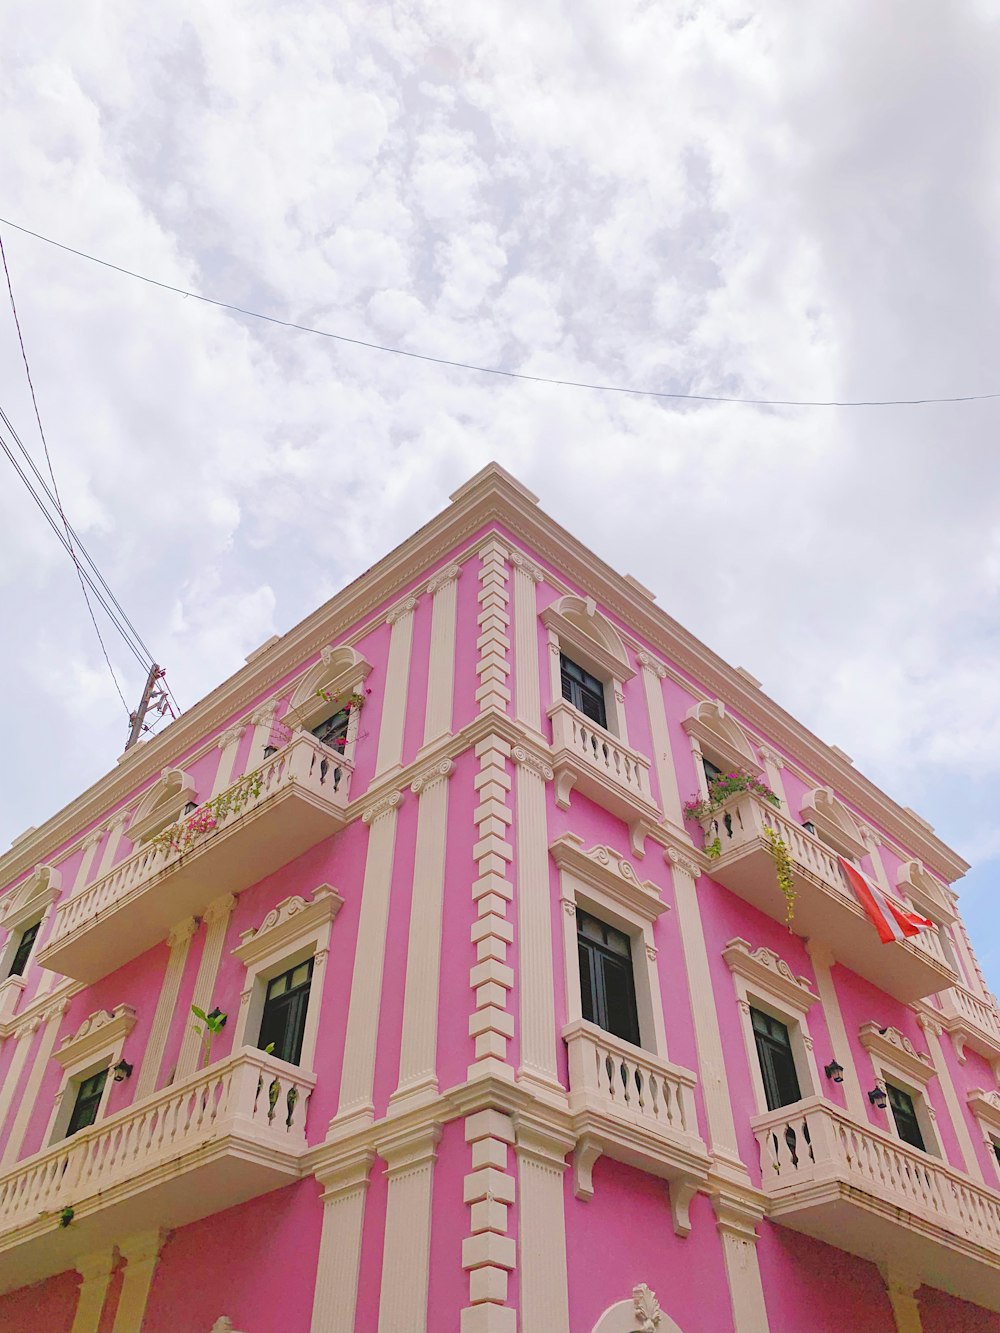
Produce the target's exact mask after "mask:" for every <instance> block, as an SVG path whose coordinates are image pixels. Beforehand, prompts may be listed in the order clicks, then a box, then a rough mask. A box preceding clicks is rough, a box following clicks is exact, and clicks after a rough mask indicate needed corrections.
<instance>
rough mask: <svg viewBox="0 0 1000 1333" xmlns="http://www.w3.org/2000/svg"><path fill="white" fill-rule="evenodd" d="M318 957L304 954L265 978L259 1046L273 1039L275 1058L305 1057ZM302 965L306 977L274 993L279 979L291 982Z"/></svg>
mask: <svg viewBox="0 0 1000 1333" xmlns="http://www.w3.org/2000/svg"><path fill="white" fill-rule="evenodd" d="M315 961H316V960H315V956H314V955H312V954H310V956H309V957H308V958H301V959H300V960H299V961H298V962H297V963H293V964H292V965H291V966H290V967H286V968H285V969H284V970H283V971H282V972H278V973H276V974H275V975H274V976H273V977H269V978H268V979H267V980H266V981H265V982H264V1003H263V1006H262V1007H261V1011H260V1025H259V1028H258V1031H257V1048H258V1050H263V1049H264V1048H265V1047H266V1046H267V1045H269V1044H270V1043H271V1042H272V1041H273V1042H274V1044H275V1047H274V1052H273V1054H274V1056H275V1058H276V1059H278V1060H284V1061H285V1062H286V1063H287V1064H291V1065H297V1064H298V1063H299V1061H300V1060H301V1058H302V1042H303V1038H304V1037H305V1031H306V1021H307V1019H308V1016H309V999H310V995H311V992H312V980H313V971H314V967H315ZM303 967H304V968H306V969H307V975H306V978H305V980H304V981H302V982H300V983H298V984H296V985H294V986H293V985H291V984H289V985H288V986H287V987H286V988H285V989H283V990H282V991H281V992H280V993H279V994H277V995H273V994H272V991H273V989H274V987H275V986H276V985H277V983H278V982H279V981H286V980H287V981H288V982H289V983H291V979H292V978H293V976H294V975H295V973H296V972H298V971H299V969H300V968H303Z"/></svg>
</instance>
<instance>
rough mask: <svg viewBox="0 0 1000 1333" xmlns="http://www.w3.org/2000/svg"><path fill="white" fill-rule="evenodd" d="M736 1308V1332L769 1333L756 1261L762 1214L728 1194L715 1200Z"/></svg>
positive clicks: (734, 1315) (717, 1219)
mask: <svg viewBox="0 0 1000 1333" xmlns="http://www.w3.org/2000/svg"><path fill="white" fill-rule="evenodd" d="M712 1204H713V1207H714V1208H715V1217H716V1226H717V1228H718V1231H719V1234H720V1236H721V1237H722V1254H723V1258H724V1260H725V1265H726V1280H727V1282H728V1283H729V1299H730V1303H731V1305H732V1309H733V1333H769V1325H768V1322H767V1309H766V1307H765V1305H764V1286H763V1283H762V1282H761V1277H760V1264H759V1262H758V1259H757V1232H756V1230H755V1223H756V1222H758V1221H760V1215H759V1214H755V1213H753V1212H752V1211H751V1210H750V1209H748V1208H747V1207H746V1206H745V1205H744V1204H743V1203H742V1201H740V1200H739V1199H737V1198H734V1197H729V1196H727V1195H722V1196H716V1197H715V1198H713V1200H712Z"/></svg>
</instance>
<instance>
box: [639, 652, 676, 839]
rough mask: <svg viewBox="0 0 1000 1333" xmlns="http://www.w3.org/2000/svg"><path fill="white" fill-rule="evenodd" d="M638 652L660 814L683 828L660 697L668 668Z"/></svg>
mask: <svg viewBox="0 0 1000 1333" xmlns="http://www.w3.org/2000/svg"><path fill="white" fill-rule="evenodd" d="M638 656H639V665H640V667H641V668H642V688H643V692H644V693H645V695H646V712H647V713H648V715H649V734H650V736H651V737H652V740H653V765H654V767H655V769H656V778H657V782H658V783H659V787H660V803H661V805H662V806H663V815H664V818H665V819H666V821H667V823H668V824H673V825H674V826H675V827H676V828H678V829H683V828H684V812H683V810H682V809H681V794H680V791H679V789H678V787H677V769H676V767H675V765H674V755H673V750H672V749H671V746H670V728H669V727H668V726H667V708H666V704H665V703H664V700H663V682H664V680H666V677H667V668H666V667H665V666H664V665H663V663H662V662H658V661H657V660H656V658H655V657H651V656H650V654H649V653H645V652H643V653H639V655H638Z"/></svg>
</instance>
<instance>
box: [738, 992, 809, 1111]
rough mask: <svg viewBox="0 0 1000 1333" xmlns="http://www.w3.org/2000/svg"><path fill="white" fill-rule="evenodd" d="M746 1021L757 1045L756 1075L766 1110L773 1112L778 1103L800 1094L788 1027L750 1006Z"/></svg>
mask: <svg viewBox="0 0 1000 1333" xmlns="http://www.w3.org/2000/svg"><path fill="white" fill-rule="evenodd" d="M750 1020H751V1023H752V1024H753V1035H754V1041H755V1042H756V1045H757V1059H758V1060H759V1061H760V1074H761V1078H762V1079H763V1080H764V1096H765V1097H766V1098H767V1109H768V1110H769V1111H776V1110H777V1109H778V1107H779V1106H788V1105H789V1103H791V1102H797V1101H799V1099H800V1098H801V1096H802V1093H801V1092H800V1091H799V1076H798V1074H797V1073H796V1070H795V1057H794V1055H793V1054H792V1043H791V1039H790V1037H789V1035H788V1028H787V1027H786V1026H785V1024H784V1023H780V1022H779V1021H778V1019H776V1018H772V1017H771V1015H770V1014H765V1013H764V1012H763V1010H761V1009H754V1008H753V1007H751V1009H750Z"/></svg>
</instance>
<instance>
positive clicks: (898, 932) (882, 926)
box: [837, 856, 934, 944]
mask: <svg viewBox="0 0 1000 1333" xmlns="http://www.w3.org/2000/svg"><path fill="white" fill-rule="evenodd" d="M837 860H838V861H839V862H840V868H841V870H842V871H843V872H844V875H845V876H846V878H847V882H848V884H850V886H851V888H852V889H853V890H854V892H855V893H856V894H857V896H858V901H859V902H860V904H861V906H862V907H863V908H864V909H865V911H866V912H867V913H868V915H869V917H870V918H871V922H872V925H873V926H874V927H875V929H876V930H877V931H878V937H879V939H880V940H881V941H882V943H883V944H891V943H892V941H893V940H902V939H912V938H913V936H914V935H919V934H920V932H921V931H922V930H931V929H933V927H934V922H933V921H928V920H927V918H926V917H925V916H919V915H918V914H917V913H916V912H904V911H903V909H902V908H901V907H897V906H896V904H895V903H893V902H890V901H889V899H888V898H887V897H886V896H885V894H884V893H883V892H882V890H881V889H880V888H879V887H878V886H877V885H875V884H873V883H872V882H871V880H870V879H869V878H868V876H867V875H865V874H863V873H862V872H861V871H860V870H859V869H858V868H857V866H852V865H851V863H850V861H845V860H844V858H843V857H842V856H838V857H837Z"/></svg>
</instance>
